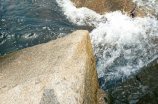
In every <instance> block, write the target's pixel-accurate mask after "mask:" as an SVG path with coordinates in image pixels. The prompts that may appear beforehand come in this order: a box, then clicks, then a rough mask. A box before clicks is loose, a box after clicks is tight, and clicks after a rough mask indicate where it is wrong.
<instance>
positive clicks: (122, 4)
mask: <svg viewBox="0 0 158 104" xmlns="http://www.w3.org/2000/svg"><path fill="white" fill-rule="evenodd" d="M71 1H72V2H73V3H74V5H75V6H76V7H78V8H80V7H87V8H89V9H92V10H93V11H95V12H97V13H100V14H104V13H105V12H113V11H116V10H120V11H121V12H122V13H125V12H127V13H128V14H129V15H130V13H131V12H132V11H133V10H134V9H136V12H134V17H136V16H139V17H144V16H147V14H148V13H150V14H151V15H154V14H155V11H151V10H148V9H147V8H146V7H143V6H139V7H137V5H136V4H135V3H134V2H132V0H71Z"/></svg>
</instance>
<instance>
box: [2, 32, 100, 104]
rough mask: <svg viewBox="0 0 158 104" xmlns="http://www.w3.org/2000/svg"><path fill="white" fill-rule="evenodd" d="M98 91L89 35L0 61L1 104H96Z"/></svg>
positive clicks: (82, 33) (27, 51) (65, 40)
mask: <svg viewBox="0 0 158 104" xmlns="http://www.w3.org/2000/svg"><path fill="white" fill-rule="evenodd" d="M98 88H99V84H98V79H97V72H96V69H95V59H94V55H93V49H92V45H91V42H90V37H89V33H88V31H84V30H82V31H81V30H80V31H76V32H74V33H72V34H70V35H68V36H66V37H64V38H60V39H57V40H54V41H50V42H48V43H45V44H40V45H37V46H33V47H30V48H26V49H23V50H20V51H17V52H14V53H11V54H9V55H6V56H2V57H0V103H1V104H40V103H41V104H45V103H47V102H54V103H56V104H96V103H97V89H98Z"/></svg>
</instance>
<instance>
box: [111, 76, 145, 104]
mask: <svg viewBox="0 0 158 104" xmlns="http://www.w3.org/2000/svg"><path fill="white" fill-rule="evenodd" d="M109 92H110V93H111V96H112V98H113V103H114V104H128V103H130V104H135V103H136V102H138V99H139V98H141V97H142V96H143V95H144V94H145V92H146V88H145V87H143V86H142V85H141V84H140V83H139V81H138V80H136V79H135V78H132V79H128V80H127V81H125V82H123V83H121V84H118V85H117V86H116V87H114V88H112V89H111V90H109Z"/></svg>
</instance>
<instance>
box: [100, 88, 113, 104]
mask: <svg viewBox="0 0 158 104" xmlns="http://www.w3.org/2000/svg"><path fill="white" fill-rule="evenodd" d="M97 98H98V104H111V97H110V96H109V93H108V92H106V91H104V90H103V89H98V90H97Z"/></svg>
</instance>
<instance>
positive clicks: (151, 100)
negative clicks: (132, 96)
mask: <svg viewBox="0 0 158 104" xmlns="http://www.w3.org/2000/svg"><path fill="white" fill-rule="evenodd" d="M137 104H158V100H157V98H156V96H155V94H152V93H148V94H146V95H145V96H143V97H142V98H141V99H140V100H139V102H137Z"/></svg>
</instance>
